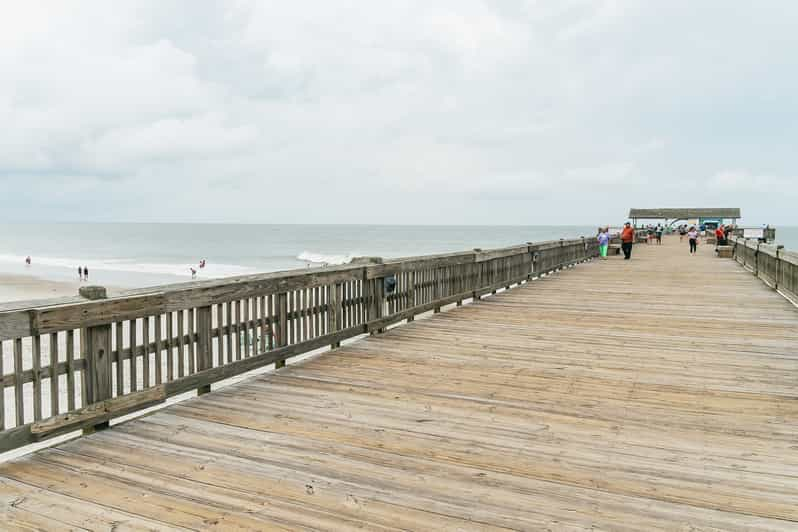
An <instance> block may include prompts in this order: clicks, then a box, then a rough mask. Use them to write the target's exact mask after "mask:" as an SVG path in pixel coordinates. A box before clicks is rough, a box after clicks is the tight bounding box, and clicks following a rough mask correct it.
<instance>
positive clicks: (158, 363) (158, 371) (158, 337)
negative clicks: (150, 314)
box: [155, 314, 163, 385]
mask: <svg viewBox="0 0 798 532" xmlns="http://www.w3.org/2000/svg"><path fill="white" fill-rule="evenodd" d="M162 320H163V316H162V315H161V314H156V315H155V384H156V385H158V384H161V383H162V382H163V368H162V363H163V360H162V359H161V350H162V349H163V342H162V331H161V321H162Z"/></svg>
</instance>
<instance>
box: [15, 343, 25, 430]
mask: <svg viewBox="0 0 798 532" xmlns="http://www.w3.org/2000/svg"><path fill="white" fill-rule="evenodd" d="M14 399H15V404H14V408H15V410H16V417H17V424H16V426H17V427H19V426H22V425H24V424H25V396H24V395H23V386H22V338H16V339H14Z"/></svg>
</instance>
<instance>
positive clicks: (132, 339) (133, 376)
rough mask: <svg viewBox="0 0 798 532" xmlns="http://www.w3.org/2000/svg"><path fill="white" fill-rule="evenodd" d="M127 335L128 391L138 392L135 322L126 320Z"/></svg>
mask: <svg viewBox="0 0 798 532" xmlns="http://www.w3.org/2000/svg"><path fill="white" fill-rule="evenodd" d="M127 328H128V331H127V334H128V338H129V343H130V391H131V392H135V391H136V390H138V381H139V379H138V377H139V375H138V373H139V372H138V364H137V363H136V320H135V319H132V320H128V322H127Z"/></svg>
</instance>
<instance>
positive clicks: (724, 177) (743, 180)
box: [709, 170, 798, 195]
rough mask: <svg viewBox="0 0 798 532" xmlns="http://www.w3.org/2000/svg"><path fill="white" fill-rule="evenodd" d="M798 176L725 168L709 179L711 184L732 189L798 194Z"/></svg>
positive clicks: (711, 185)
mask: <svg viewBox="0 0 798 532" xmlns="http://www.w3.org/2000/svg"><path fill="white" fill-rule="evenodd" d="M796 185H798V177H777V176H771V175H754V174H751V173H750V172H748V171H745V170H723V171H721V172H718V173H716V174H715V175H713V176H712V177H711V178H710V179H709V186H710V187H712V188H721V189H724V190H730V191H741V192H762V191H771V192H775V193H778V194H788V195H796V193H797V192H798V190H796Z"/></svg>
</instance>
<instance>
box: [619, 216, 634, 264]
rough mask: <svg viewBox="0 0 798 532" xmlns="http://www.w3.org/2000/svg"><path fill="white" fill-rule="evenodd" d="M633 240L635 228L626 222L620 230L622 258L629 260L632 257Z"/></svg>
mask: <svg viewBox="0 0 798 532" xmlns="http://www.w3.org/2000/svg"><path fill="white" fill-rule="evenodd" d="M634 241H635V230H634V228H633V227H632V224H630V223H629V222H626V224H624V226H623V229H622V230H621V249H622V250H623V259H624V260H629V259H631V258H632V244H634Z"/></svg>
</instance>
